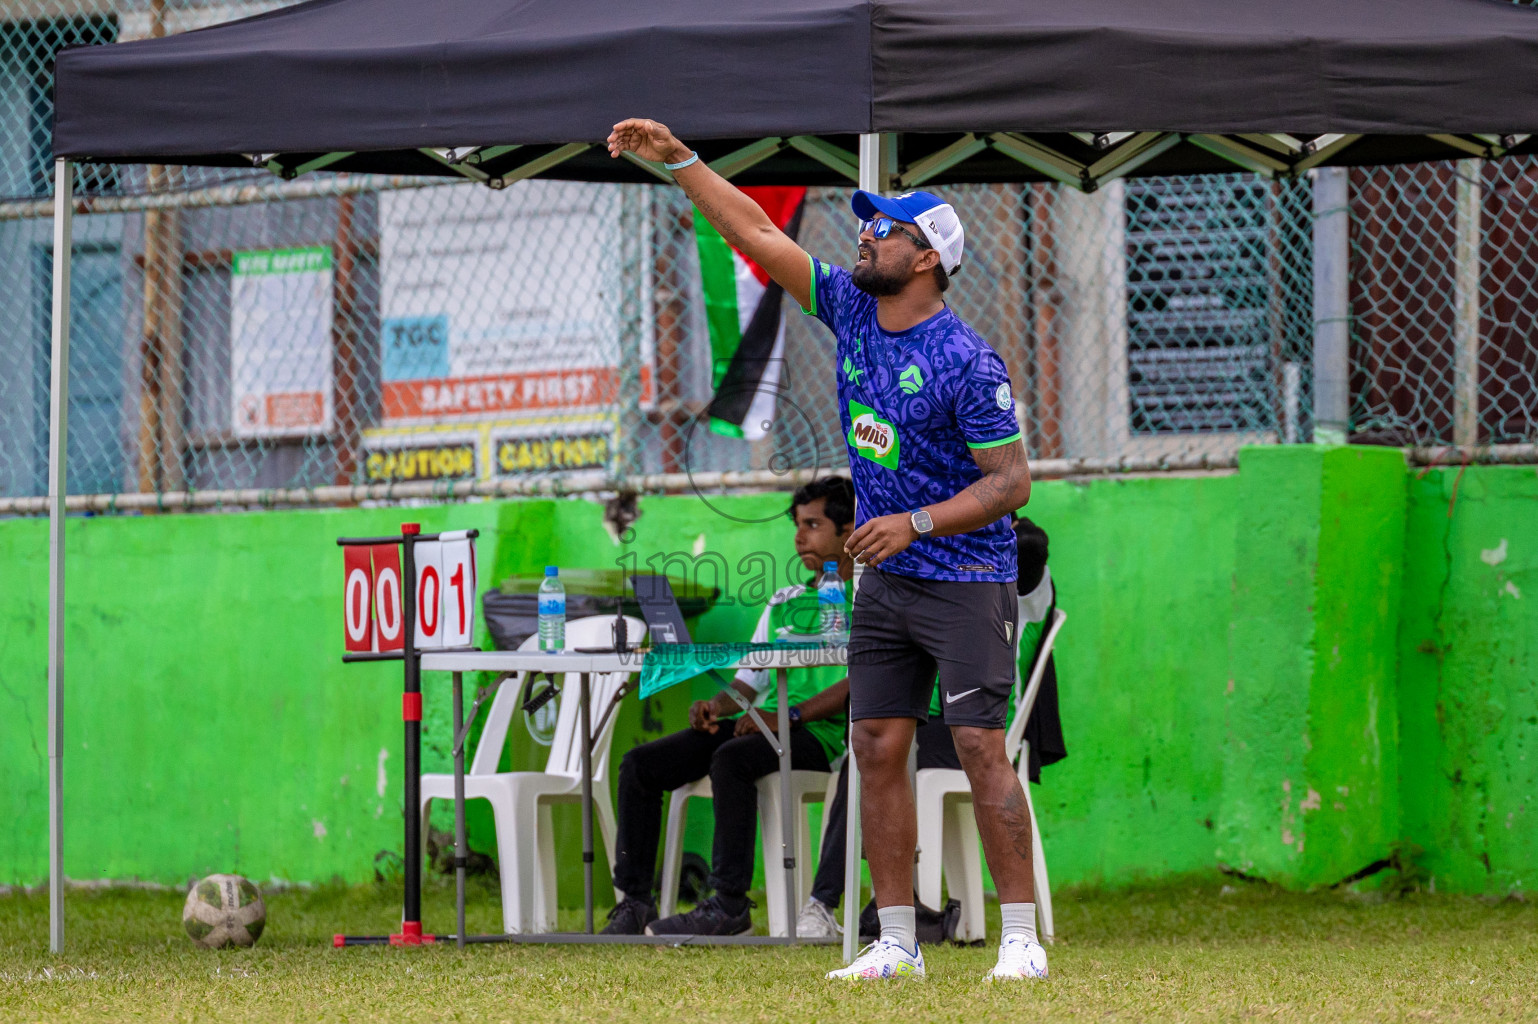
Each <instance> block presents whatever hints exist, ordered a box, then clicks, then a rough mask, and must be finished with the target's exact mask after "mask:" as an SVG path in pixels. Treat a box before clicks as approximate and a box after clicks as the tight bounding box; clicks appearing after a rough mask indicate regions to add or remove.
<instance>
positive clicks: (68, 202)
mask: <svg viewBox="0 0 1538 1024" xmlns="http://www.w3.org/2000/svg"><path fill="white" fill-rule="evenodd" d="M71 170H72V169H71V167H70V163H69V161H68V160H58V161H55V163H54V185H53V196H54V198H53V257H52V259H53V332H52V334H53V336H52V339H51V343H50V349H49V352H50V356H49V358H50V359H51V360H52V362H51V364H50V379H49V386H48V948H49V950H50V951H52V952H54V953H62V952H64V496H65V494H66V493H68V492H67V490H66V488H65V483H66V475H67V471H68V465H67V461H68V460H67V459H66V455H67V453H68V452H69V446H68V443H67V441H68V436H67V427H68V423H69V273H70V262H71V254H72V248H73V246H72V237H73V231H74V215H75V210H74V201H73V200H74V196H73V195H72V184H73V176H72V174H71Z"/></svg>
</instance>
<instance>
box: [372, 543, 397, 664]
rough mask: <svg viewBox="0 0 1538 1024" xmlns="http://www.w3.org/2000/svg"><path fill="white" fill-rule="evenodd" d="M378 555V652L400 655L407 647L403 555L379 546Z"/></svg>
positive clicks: (375, 599)
mask: <svg viewBox="0 0 1538 1024" xmlns="http://www.w3.org/2000/svg"><path fill="white" fill-rule="evenodd" d="M367 550H369V551H372V552H373V553H374V635H375V637H376V640H377V647H376V649H377V650H380V651H399V650H402V649H404V648H405V646H406V631H405V629H403V628H402V627H403V626H404V625H405V615H404V608H405V606H404V604H402V602H401V553H400V548H399V547H398V546H396V545H394V544H376V545H375V546H374V547H372V548H369V549H367Z"/></svg>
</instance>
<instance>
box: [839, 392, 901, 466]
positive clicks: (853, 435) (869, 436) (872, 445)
mask: <svg viewBox="0 0 1538 1024" xmlns="http://www.w3.org/2000/svg"><path fill="white" fill-rule="evenodd" d="M849 449H850V451H852V452H854V453H855V454H856V455H859V456H862V457H863V458H867V459H870V460H871V461H872V462H877V463H880V464H881V465H883V466H885V467H886V468H887V469H893V470H895V469H896V468H897V452H898V438H897V428H896V427H894V426H893V425H892V424H891V423H890V422H889V421H887V420H885V419H883V418H882V416H881V414H880V413H878V412H877V411H876V410H874V409H872V408H871V407H870V406H868V405H861V404H860V403H859V402H856V401H853V400H851V401H850V403H849Z"/></svg>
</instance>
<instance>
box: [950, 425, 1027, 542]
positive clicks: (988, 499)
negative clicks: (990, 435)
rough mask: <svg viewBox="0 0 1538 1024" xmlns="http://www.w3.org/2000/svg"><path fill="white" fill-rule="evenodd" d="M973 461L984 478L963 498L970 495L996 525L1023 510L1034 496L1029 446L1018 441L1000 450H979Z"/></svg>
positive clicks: (988, 520) (973, 455)
mask: <svg viewBox="0 0 1538 1024" xmlns="http://www.w3.org/2000/svg"><path fill="white" fill-rule="evenodd" d="M972 458H973V460H974V461H975V462H976V463H977V468H978V469H981V470H982V471H983V478H982V479H981V480H979V481H977V483H975V484H973V485H972V486H970V487H968V488H967V489H966V490H964V491H962V492H961V493H962V494H965V495H968V496H969V497H971V498H972V499H973V500H975V501H976V502H977V504H978V505H979V506H980V507H981V509H982V512H983V514H984V515H985V516H986V517H987V518H986V519H985V520H984V522H989V523H991V522H993V521H994V520H995V519H998V518H999V517H1000V516H1006V515H1008V514H1009V513H1011V512H1013V511H1014V510H1015V509H1017V508H1020V507H1021V506H1023V505H1024V504H1025V503H1026V501H1028V500H1029V499H1030V496H1031V467H1030V463H1029V462H1027V461H1026V458H1025V445H1024V443H1022V442H1019V441H1016V442H1013V443H1011V444H1001V445H999V446H998V447H996V448H976V449H973V451H972Z"/></svg>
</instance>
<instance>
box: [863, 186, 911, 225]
mask: <svg viewBox="0 0 1538 1024" xmlns="http://www.w3.org/2000/svg"><path fill="white" fill-rule="evenodd" d="M849 208H850V209H851V210H853V211H854V215H855V216H856V217H858V218H860V219H861V220H871V219H872V218H874V217H875V216H876V214H878V213H884V214H886V215H887V216H888V217H891V218H892V219H893V220H896V221H901V222H902V223H904V224H913V223H916V222H915V221H914V219H913V216H912V215H911V214H909V213H908V211H907V210H904V209H903V208H902V207H901V206H899V205H898V203H897V201H896V200H895V199H888V198H887V197H886V196H879V195H877V194H876V193H874V192H867V191H865V190H864V189H859V190H858V191H856V192H855V194H854V196H853V197H852V198H851V199H850V200H849Z"/></svg>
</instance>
